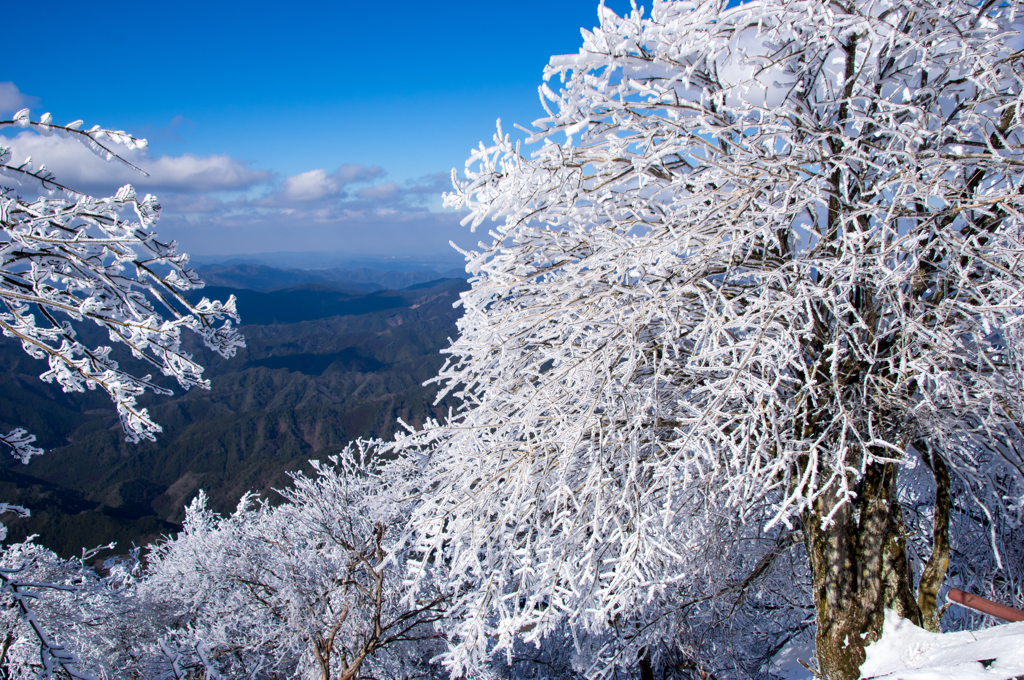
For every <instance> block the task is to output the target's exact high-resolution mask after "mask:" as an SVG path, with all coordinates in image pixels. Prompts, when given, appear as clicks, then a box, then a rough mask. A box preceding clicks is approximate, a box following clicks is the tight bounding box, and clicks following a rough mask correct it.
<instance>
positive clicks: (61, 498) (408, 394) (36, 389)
mask: <svg viewBox="0 0 1024 680" xmlns="http://www.w3.org/2000/svg"><path fill="white" fill-rule="evenodd" d="M467 288H468V285H467V284H466V282H465V281H462V280H444V281H438V282H434V283H431V284H427V285H423V286H417V287H416V288H414V289H411V290H402V291H381V292H378V293H373V294H369V295H355V294H350V293H345V292H339V291H336V290H325V289H323V288H320V287H317V286H309V285H303V286H300V287H297V288H291V289H285V290H281V291H276V292H272V293H257V292H255V291H247V290H238V289H230V290H229V289H217V288H212V289H211V288H207V289H205V290H204V291H203V294H205V295H207V296H211V297H219V298H221V299H224V298H226V296H227V294H229V293H234V294H235V295H236V296H237V297H238V298H239V310H240V312H241V314H242V319H243V322H251V321H253V320H259V321H260V322H261V323H260V324H249V323H246V325H244V326H243V333H244V334H245V336H246V341H247V345H248V346H247V347H246V348H245V349H243V350H241V351H240V352H239V354H238V355H237V356H236V357H234V358H233V359H230V360H224V359H221V358H219V357H217V356H216V355H213V354H212V353H210V352H209V351H207V350H206V349H205V348H202V347H199V346H195V343H194V341H192V342H193V346H192V347H191V348H190V349H191V351H194V352H195V354H196V355H197V357H198V358H200V359H201V361H202V362H203V363H204V365H206V366H207V373H206V374H207V376H208V377H209V378H210V379H211V382H212V389H211V390H209V391H205V390H192V391H190V392H187V393H182V392H181V391H180V389H178V390H175V395H174V396H173V397H169V398H168V397H162V398H161V397H158V398H152V397H147V399H146V402H145V405H146V406H148V407H149V409H150V412H151V413H152V414H153V415H154V417H155V418H156V420H157V422H159V423H160V424H161V425H163V427H164V433H163V435H162V436H161V437H160V439H159V441H158V442H157V443H155V444H153V443H142V444H129V443H127V442H125V441H124V435H123V434H122V433H121V430H120V426H119V424H118V422H117V417H116V414H115V412H114V409H113V407H112V405H111V404H110V402H109V400H107V399H106V397H105V395H101V394H96V393H85V394H76V395H65V394H63V393H62V392H61V391H60V390H59V389H58V388H56V387H54V386H52V385H47V384H45V383H42V382H41V381H40V380H39V379H38V378H37V377H36V376H38V374H39V373H41V372H42V371H43V370H44V369H45V365H44V364H43V362H41V361H36V360H34V359H31V358H29V357H27V356H26V355H24V353H23V352H22V351H21V350H20V348H19V347H18V346H17V345H16V344H14V343H12V342H11V341H9V340H6V341H5V342H3V344H2V345H0V361H3V362H4V363H5V365H6V366H8V367H9V370H8V372H7V373H6V374H5V375H3V376H0V426H3V427H8V428H10V427H15V426H23V427H26V428H29V429H30V430H31V431H33V432H34V433H36V434H37V436H38V437H39V440H40V443H41V444H42V445H43V446H44V447H45V448H47V453H46V454H45V455H44V456H42V457H39V458H37V459H36V460H34V461H33V462H32V463H31V464H30V465H28V466H21V465H19V464H17V463H15V462H13V461H10V462H7V461H5V462H4V464H3V467H4V474H5V475H7V476H5V477H0V494H2V496H0V500H4V501H7V502H21V503H22V504H24V505H27V506H28V507H30V508H31V509H33V511H34V513H35V515H34V517H33V518H31V519H29V520H16V521H14V522H12V523H11V533H12V536H14V537H18V536H21V535H24V534H25V533H39V534H40V540H41V541H42V542H43V543H44V544H46V545H48V546H50V547H52V548H54V549H56V550H58V551H59V552H61V553H62V554H65V555H68V554H71V553H77V552H78V551H79V550H80V549H81V547H83V546H93V545H96V544H99V543H101V542H108V541H110V540H119V541H121V542H122V543H125V544H126V543H130V542H131V541H132V540H134V541H137V542H138V541H146V540H151V539H152V537H153V536H155V535H156V534H158V533H161V532H167V531H170V530H173V529H174V526H175V525H174V524H173V523H176V522H180V521H181V519H182V518H183V516H184V506H185V505H186V504H187V503H188V502H189V501H190V500H191V499H192V498H193V497H194V496H195V494H196V492H197V491H198V490H199V489H200V488H202V489H205V490H206V491H207V493H208V494H209V495H210V498H211V502H212V505H213V507H214V508H215V509H217V510H220V511H230V510H231V509H233V508H234V505H235V504H236V503H237V500H238V498H239V497H240V496H241V495H242V494H243V493H244V492H246V491H249V490H256V491H260V492H268V490H269V489H270V488H271V487H275V486H282V485H284V484H286V483H287V482H288V478H287V475H286V472H287V471H288V470H296V469H301V468H303V466H304V465H305V464H306V461H307V460H309V459H310V458H325V457H326V456H328V455H331V454H333V453H336V452H338V451H340V450H341V449H342V448H343V447H344V445H345V444H346V443H347V442H348V441H350V440H352V439H355V438H357V437H367V436H380V437H390V436H392V435H393V434H394V432H395V431H396V429H397V422H396V419H397V418H399V417H400V418H402V419H403V420H405V421H406V422H408V423H411V424H419V423H422V422H423V420H424V419H426V418H427V417H431V416H441V415H443V414H444V413H446V412H447V408H448V405H447V404H441V405H438V406H436V407H435V406H433V398H434V394H435V393H436V387H434V386H431V387H423V386H422V383H423V381H425V380H427V379H429V378H430V377H432V376H433V375H434V374H436V372H437V370H438V368H439V367H440V366H441V364H442V363H443V360H444V359H443V356H442V355H440V354H439V350H440V349H441V348H443V347H445V346H447V344H448V338H449V337H453V336H454V335H455V333H456V328H455V321H456V319H457V317H458V314H459V310H456V309H453V308H452V304H453V303H454V302H455V301H456V300H457V299H458V293H459V292H460V291H462V290H466V289H467ZM303 316H304V317H305V318H302V317H303ZM91 340H92V339H91ZM94 341H95V342H99V341H101V340H100V339H99V338H96V339H95V340H94ZM190 341H191V340H190Z"/></svg>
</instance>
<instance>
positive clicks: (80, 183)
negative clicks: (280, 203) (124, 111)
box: [9, 131, 272, 195]
mask: <svg viewBox="0 0 1024 680" xmlns="http://www.w3.org/2000/svg"><path fill="white" fill-rule="evenodd" d="M9 144H10V147H11V150H12V155H13V158H12V160H13V161H14V162H16V163H20V162H21V161H23V160H24V159H25V158H27V157H31V158H32V159H33V160H34V161H35V162H34V164H33V165H34V166H35V167H36V168H38V167H39V165H40V164H41V163H43V162H45V163H46V167H47V169H49V170H50V172H52V173H53V174H54V175H55V177H56V180H57V181H58V182H60V183H61V184H63V185H65V186H69V187H71V188H73V189H77V190H80V191H86V192H89V193H94V194H104V195H105V194H109V193H113V192H114V191H116V190H117V188H118V187H120V186H123V185H125V184H131V185H132V186H134V187H136V188H138V189H140V190H145V191H153V192H160V191H176V192H183V193H206V192H210V191H236V190H242V189H247V188H249V187H251V186H253V185H256V184H260V183H262V182H267V181H269V180H270V179H271V177H272V175H271V173H269V172H265V171H261V170H253V169H252V168H250V167H248V166H247V165H246V164H245V163H242V162H241V161H238V160H236V159H234V158H231V157H230V156H224V155H218V154H212V155H210V156H194V155H192V154H184V155H182V156H161V157H159V158H153V157H152V156H151V155H149V153H147V152H145V151H131V152H125V153H124V154H123V156H124V158H125V159H126V160H128V161H129V162H131V163H133V164H134V165H136V166H138V167H139V168H141V169H143V170H144V171H146V172H147V173H148V175H149V176H148V177H147V176H146V175H142V174H140V173H138V172H135V171H134V170H132V169H131V168H129V167H127V166H125V165H124V164H122V163H119V162H117V161H105V160H103V159H102V158H100V157H99V156H97V155H96V154H94V153H92V151H90V150H89V149H87V148H86V147H85V146H83V145H82V144H81V143H79V142H78V141H76V140H75V139H71V138H64V137H58V136H56V135H54V136H50V137H44V136H42V135H38V134H36V133H33V132H27V131H26V132H21V133H19V134H18V135H17V136H16V137H14V138H13V139H11V140H9ZM115 150H116V149H115Z"/></svg>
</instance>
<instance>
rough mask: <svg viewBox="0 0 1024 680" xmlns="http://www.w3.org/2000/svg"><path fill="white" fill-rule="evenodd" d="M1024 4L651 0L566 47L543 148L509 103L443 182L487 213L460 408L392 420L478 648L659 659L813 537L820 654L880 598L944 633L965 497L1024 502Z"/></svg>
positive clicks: (873, 612)
mask: <svg viewBox="0 0 1024 680" xmlns="http://www.w3.org/2000/svg"><path fill="white" fill-rule="evenodd" d="M1018 9H1020V4H1019V3H1018V2H1016V1H1015V0H1009V1H1007V2H994V1H991V0H984V1H983V2H980V3H979V2H964V1H960V0H952V1H950V2H941V3H937V2H930V1H927V0H910V1H909V2H905V1H902V0H901V1H900V2H896V1H895V0H870V1H868V0H850V1H849V2H836V1H832V0H830V1H828V2H826V1H823V0H753V1H751V2H747V3H745V4H742V5H740V6H737V7H728V4H727V3H726V2H725V1H724V0H723V1H718V0H713V1H699V0H694V1H689V0H687V1H682V2H662V1H657V0H656V1H655V2H654V5H653V8H652V9H651V12H650V15H649V17H645V16H644V15H643V12H642V10H639V9H636V8H634V10H633V11H632V13H630V14H629V15H628V16H624V17H618V16H616V15H615V14H614V13H613V12H611V11H610V10H608V9H607V8H604V7H602V8H601V9H600V10H599V12H600V20H601V25H600V27H599V28H597V29H595V30H594V31H593V32H587V31H584V44H583V47H582V49H581V50H580V52H579V53H578V54H576V55H569V56H559V57H554V58H553V59H552V60H551V63H550V66H549V67H548V68H547V70H546V71H545V78H546V79H547V80H548V81H549V82H550V81H551V79H556V78H560V79H561V86H560V89H558V91H557V92H556V91H553V90H552V89H551V87H549V86H548V85H545V86H543V87H542V88H541V96H542V101H544V102H545V105H546V106H550V108H549V109H548V110H549V114H550V115H549V116H548V117H546V118H543V119H541V120H539V121H537V122H535V123H534V127H533V129H531V130H525V129H524V130H523V132H524V133H525V134H526V135H527V136H528V137H527V138H526V139H525V144H526V149H531V150H530V151H529V152H527V151H526V150H524V148H523V145H522V144H521V143H520V142H519V141H516V140H515V139H513V138H512V137H511V136H509V135H507V134H505V133H503V131H502V130H501V127H500V124H499V129H498V133H497V135H496V136H495V138H494V143H493V144H492V145H490V146H485V145H483V144H481V145H480V148H479V150H478V151H476V152H474V153H473V155H472V156H471V157H470V159H469V161H468V162H467V169H466V176H465V180H463V181H458V180H457V179H456V178H455V177H453V181H455V183H456V191H455V192H454V193H453V194H450V195H449V196H448V197H447V202H448V205H451V206H456V207H462V208H465V209H468V211H469V213H468V216H467V218H466V221H467V222H469V223H471V224H472V226H473V227H474V228H475V227H476V226H478V225H480V224H482V223H483V222H484V221H485V220H487V219H488V218H490V219H492V220H495V221H496V225H495V226H494V228H493V231H492V232H491V237H492V238H491V240H490V242H489V243H481V245H480V250H479V251H474V252H469V253H467V259H468V263H469V264H468V270H469V271H470V273H471V274H473V276H474V278H473V279H472V290H471V291H469V292H468V293H466V294H464V295H463V297H462V304H463V306H464V308H465V315H464V316H463V317H462V319H461V321H460V324H459V328H460V336H459V338H458V339H457V340H456V341H455V342H454V343H453V345H452V346H451V348H450V349H448V350H447V352H448V353H449V355H450V358H449V361H448V362H447V364H446V366H445V367H444V368H443V369H442V371H441V373H440V375H439V377H438V381H439V382H440V383H441V384H442V385H444V388H443V389H442V396H443V395H444V394H447V393H454V394H456V395H458V396H460V397H462V398H463V399H464V404H465V406H464V408H462V409H461V410H460V411H458V412H456V413H454V414H453V415H452V416H451V417H449V418H448V419H447V420H446V421H445V422H444V423H440V424H437V423H435V424H432V425H428V426H427V427H426V428H424V429H423V430H422V431H420V432H417V433H411V434H410V435H409V436H407V437H406V438H405V439H403V440H401V441H400V442H399V443H398V444H397V448H398V449H401V450H403V451H405V452H416V453H418V454H420V455H422V465H423V467H424V472H425V475H424V478H423V480H421V481H420V482H419V484H418V489H419V493H420V498H421V499H422V503H421V505H420V506H419V508H418V510H417V512H416V514H415V516H414V518H413V522H412V525H411V526H412V529H413V530H414V532H415V535H416V540H417V541H418V545H419V546H420V548H421V549H422V550H423V551H424V560H423V564H424V565H438V564H443V565H444V566H445V568H447V569H448V570H449V583H450V588H451V591H450V592H451V594H452V596H453V598H454V599H453V604H452V619H451V621H452V623H451V625H452V629H451V635H452V639H453V641H454V643H455V644H454V646H453V648H452V651H451V653H450V655H449V658H448V662H449V663H450V664H451V665H452V667H453V668H454V669H455V671H457V672H461V671H464V670H466V669H469V668H473V667H479V666H480V665H481V664H483V663H485V660H486V659H487V658H488V656H489V655H490V654H492V653H493V652H494V651H495V650H502V649H503V650H506V651H507V650H511V649H513V646H514V644H515V643H516V640H520V639H525V640H526V641H527V642H529V641H536V640H541V639H543V637H544V636H545V635H546V634H549V633H552V632H553V631H558V630H559V629H560V628H561V627H563V626H568V627H570V628H571V630H573V631H574V634H577V633H578V634H579V635H581V636H584V635H586V636H589V639H590V640H592V641H594V640H596V641H599V640H601V639H606V640H609V641H611V642H610V643H609V644H610V646H609V647H608V648H607V649H616V648H618V649H619V650H620V651H618V652H615V654H618V656H617V657H615V656H614V655H613V656H611V657H609V656H607V655H605V652H602V651H600V650H598V652H595V655H594V659H595V661H596V662H597V663H598V664H599V665H600V664H604V667H606V668H610V667H611V666H612V665H614V663H628V662H632V663H635V660H636V659H637V656H638V655H639V657H640V658H641V660H642V662H643V663H642V664H641V665H644V664H647V665H649V664H651V663H653V664H655V665H657V664H659V663H661V662H662V658H663V657H661V656H659V655H660V654H661V652H660V651H659V649H661V646H660V642H661V641H664V640H672V639H675V638H676V637H677V636H678V635H679V632H680V631H681V630H683V629H685V627H686V626H687V625H688V621H689V622H690V623H693V621H695V620H696V621H698V622H699V621H700V620H704V621H706V620H709V619H706V618H705V619H691V618H688V617H690V616H691V613H692V612H694V611H696V609H699V608H700V607H701V606H704V605H702V604H701V603H705V604H706V603H713V602H715V601H722V600H723V598H726V597H731V598H732V600H733V601H735V603H736V605H737V606H738V605H739V603H740V600H742V599H743V598H744V594H745V597H746V600H747V601H748V602H749V601H751V600H757V599H758V598H762V597H774V598H777V599H776V601H775V602H774V603H771V604H772V606H770V607H766V608H765V611H766V612H770V611H773V610H774V611H779V610H780V607H781V604H780V603H782V602H784V601H785V596H784V595H785V594H784V593H780V592H779V590H778V589H777V588H765V587H763V585H761V584H763V583H764V582H765V579H769V580H770V579H772V578H774V577H773V576H772V575H773V574H775V573H776V571H775V570H776V569H777V567H778V561H779V559H780V558H782V557H783V556H786V557H785V559H791V558H792V556H793V554H794V551H796V554H798V555H799V554H803V555H804V556H805V565H806V566H805V569H806V572H805V573H807V574H808V575H809V579H810V587H809V589H808V590H809V591H810V592H809V597H808V598H807V599H804V600H803V603H804V604H811V605H813V607H814V610H815V616H816V624H817V638H816V642H817V657H816V658H817V663H818V667H819V669H820V674H821V676H822V677H824V678H829V679H830V680H839V679H847V678H855V677H858V674H859V673H858V667H859V666H860V664H861V663H862V661H863V659H864V651H863V649H864V647H865V646H866V645H867V644H869V643H871V642H872V641H874V640H876V639H878V637H879V635H880V634H881V630H882V622H883V611H884V609H885V608H891V609H894V610H896V611H897V612H898V613H900V614H901V615H903V616H904V617H906V618H908V619H910V620H912V621H915V622H918V623H921V624H924V625H925V626H927V627H928V628H930V629H933V630H934V629H936V628H937V627H938V625H939V610H938V602H937V600H938V595H939V591H940V587H941V585H942V583H943V580H944V578H945V574H946V571H947V565H948V563H949V559H950V543H951V541H952V542H954V543H955V542H956V541H957V540H961V539H959V538H957V537H956V536H952V537H951V536H950V534H949V526H950V522H949V516H950V512H951V508H956V513H958V514H957V516H958V517H967V516H969V515H971V513H973V515H974V519H973V520H971V522H968V523H967V524H970V525H971V526H973V527H975V528H977V527H981V528H982V529H984V530H985V532H987V534H988V535H987V537H986V538H987V541H986V543H987V546H988V547H989V549H991V548H992V547H996V548H998V547H999V543H1000V541H1001V540H1002V538H1001V537H1000V536H999V535H998V531H1002V530H1004V529H1005V528H1006V527H1011V526H1013V525H1015V524H1016V523H1018V522H1019V520H1020V515H1021V512H1022V509H1024V498H1022V492H1024V486H1022V481H1024V480H1022V477H1024V457H1022V453H1024V448H1022V441H1024V440H1022V436H1021V435H1022V433H1021V430H1020V423H1021V422H1024V389H1022V379H1024V278H1022V277H1024V221H1022V215H1021V212H1020V211H1021V208H1022V206H1024V200H1022V191H1024V153H1022V152H1024V148H1022V144H1024V99H1022V92H1024V52H1022V47H1024V36H1022V35H1021V33H1020V29H1021V19H1020V18H1019V17H1018V14H1017V10H1018ZM915 466H916V469H917V471H918V472H920V471H922V470H925V471H927V473H928V474H927V475H926V478H930V479H931V481H930V482H928V483H927V484H924V483H923V482H922V483H921V484H924V486H921V484H918V486H917V487H914V485H913V484H912V482H911V479H912V478H913V475H909V474H907V473H909V472H910V471H911V470H912V468H914V467H915ZM929 485H930V486H929ZM921 489H926V490H927V489H930V491H929V493H930V495H931V498H930V499H929V503H930V508H931V509H930V510H928V509H924V510H922V509H921V508H920V503H921V498H922V496H921V493H922V491H921ZM910 504H916V505H914V507H915V508H916V509H917V510H918V512H917V514H916V515H915V518H914V523H913V528H915V529H916V530H918V532H919V534H921V533H923V535H925V536H926V538H927V539H928V540H927V541H921V540H917V539H915V541H916V542H914V541H911V543H912V544H913V545H912V546H911V547H912V548H913V549H912V550H911V549H908V540H907V535H908V533H909V532H910V529H908V526H909V525H908V518H906V517H905V516H904V510H905V507H910ZM954 524H955V523H954ZM965 526H966V525H965ZM918 538H920V537H918ZM968 539H969V540H968ZM968 539H965V541H964V542H963V543H962V544H963V545H967V544H968V543H971V541H973V540H974V537H973V536H972V537H968ZM800 551H803V552H802V553H801V552H800ZM1008 557H1010V556H1009V555H1005V554H1003V555H1000V554H999V553H998V552H997V553H995V554H994V557H993V560H992V565H993V566H992V568H993V569H1003V570H1007V569H1009V570H1013V569H1017V570H1018V571H1017V576H1015V577H1014V578H1015V579H1016V581H1015V582H1016V583H1018V584H1019V583H1020V580H1019V578H1018V576H1019V571H1020V569H1021V565H1019V564H1018V565H1012V564H1008V563H1007V559H1006V558H1008ZM1015 557H1016V558H1019V552H1018V553H1015ZM793 569H795V570H796V571H795V572H794V573H797V574H799V571H800V570H799V565H795V566H794V567H793ZM982 580H984V579H982ZM772 593H774V594H772ZM792 595H793V598H794V599H796V600H799V599H800V598H801V593H800V592H796V593H793V594H792ZM808 600H809V601H808ZM791 604H792V605H793V606H796V607H799V606H800V604H801V603H800V602H795V603H792V602H791ZM691 605H692V606H691ZM707 606H708V607H709V608H708V609H705V610H704V611H705V612H711V611H712V610H713V609H714V607H713V606H711V605H707ZM735 609H736V606H734V607H732V610H735ZM782 609H784V607H782ZM708 615H709V616H711V618H712V619H714V618H715V617H714V615H711V614H708ZM766 616H767V615H764V616H762V617H761V618H762V620H764V619H765V618H766ZM762 629H763V627H762ZM612 642H613V643H614V644H612ZM768 647H771V644H768ZM621 650H625V651H626V652H628V653H624V652H623V651H621ZM602 655H605V656H602ZM704 661H705V662H707V663H709V664H711V665H714V663H716V661H715V660H714V659H710V660H709V659H704ZM727 665H728V664H727ZM733 668H734V669H735V668H736V666H735V665H733ZM719 670H720V669H719ZM726 670H727V669H726ZM594 672H597V666H595V668H594Z"/></svg>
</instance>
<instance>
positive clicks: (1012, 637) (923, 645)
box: [770, 611, 1024, 680]
mask: <svg viewBox="0 0 1024 680" xmlns="http://www.w3.org/2000/svg"><path fill="white" fill-rule="evenodd" d="M813 656H814V634H813V632H811V633H810V634H809V635H804V636H801V637H799V638H796V639H794V640H793V641H792V642H791V643H790V644H788V645H786V646H785V647H784V648H783V649H782V650H781V651H780V652H779V653H778V654H776V655H775V658H774V659H772V665H771V669H770V671H771V673H772V674H773V675H774V676H776V677H779V678H784V679H785V680H813V677H814V676H813V675H812V674H811V673H810V672H809V671H807V669H805V668H804V667H803V666H801V665H800V664H799V663H798V662H797V658H800V659H803V660H804V661H808V660H810V659H811V658H812V657H813ZM860 670H861V678H864V679H865V680H867V679H868V678H876V679H877V680H1010V679H1011V678H1020V679H1021V680H1024V623H1007V624H1004V625H1001V626H994V627H992V628H988V629H986V630H978V631H973V632H971V631H967V632H962V633H929V632H928V631H926V630H923V629H921V628H918V627H917V626H915V625H914V624H912V623H911V622H910V621H907V620H906V619H903V618H900V617H899V615H897V614H896V613H895V612H892V611H886V613H885V627H884V629H883V632H882V638H881V639H880V640H879V641H878V642H875V643H874V644H872V645H870V646H869V647H868V648H867V660H865V661H864V665H863V666H861V667H860Z"/></svg>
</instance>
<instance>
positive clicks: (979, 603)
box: [946, 588, 1024, 622]
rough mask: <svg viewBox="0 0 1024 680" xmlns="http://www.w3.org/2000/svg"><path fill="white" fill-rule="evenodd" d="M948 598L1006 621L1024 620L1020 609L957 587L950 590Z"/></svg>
mask: <svg viewBox="0 0 1024 680" xmlns="http://www.w3.org/2000/svg"><path fill="white" fill-rule="evenodd" d="M946 599H947V600H950V601H952V602H956V603H957V604H959V605H961V606H963V607H968V608H969V609H974V610H976V611H979V612H981V613H982V614H988V615H990V616H995V617H998V618H1000V619H1003V620H1005V621H1010V622H1014V621H1024V612H1022V611H1021V610H1019V609H1014V608H1013V607H1007V606H1006V605H1003V604H996V603H995V602H993V601H991V600H986V599H985V598H983V597H980V596H978V595H971V594H970V593H965V592H964V591H962V590H957V589H956V588H953V589H952V590H950V591H949V593H948V594H947V595H946Z"/></svg>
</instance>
